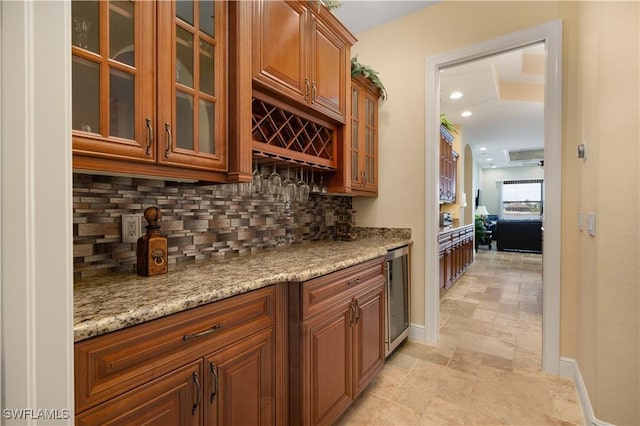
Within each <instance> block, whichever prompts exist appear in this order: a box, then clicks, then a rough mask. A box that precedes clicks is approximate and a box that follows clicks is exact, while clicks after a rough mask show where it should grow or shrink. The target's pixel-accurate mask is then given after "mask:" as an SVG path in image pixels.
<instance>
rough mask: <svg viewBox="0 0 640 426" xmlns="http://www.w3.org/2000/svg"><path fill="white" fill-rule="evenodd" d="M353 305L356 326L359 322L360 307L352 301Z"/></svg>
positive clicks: (356, 302)
mask: <svg viewBox="0 0 640 426" xmlns="http://www.w3.org/2000/svg"><path fill="white" fill-rule="evenodd" d="M354 301H355V304H354V310H355V312H356V324H358V321H360V305H359V304H358V301H357V300H354Z"/></svg>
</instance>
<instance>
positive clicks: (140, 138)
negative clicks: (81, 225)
mask: <svg viewBox="0 0 640 426" xmlns="http://www.w3.org/2000/svg"><path fill="white" fill-rule="evenodd" d="M71 4H72V6H71V9H72V24H71V25H72V27H71V34H72V47H71V49H72V121H73V125H72V127H73V152H74V167H75V168H76V169H83V168H86V169H90V170H97V171H107V172H113V171H115V172H122V173H141V174H147V173H148V174H151V175H160V176H164V174H163V173H164V172H165V171H174V170H176V168H179V169H182V170H181V171H180V172H174V173H173V174H172V173H167V174H168V175H173V176H176V175H179V176H180V177H182V176H184V177H187V178H188V177H189V175H188V174H187V173H188V172H186V171H185V170H184V169H192V170H193V169H196V170H198V172H197V173H200V174H197V176H198V178H201V177H202V176H205V178H206V177H208V176H207V175H205V174H202V173H201V172H205V173H206V172H226V170H227V161H226V157H227V124H226V123H227V117H226V111H227V107H226V102H227V96H226V90H227V89H226V78H227V73H226V65H227V64H226V59H225V58H226V30H227V28H226V25H227V24H226V22H227V2H226V1H182V0H181V1H151V0H138V1H126V0H122V1H116V0H113V1H103V0H100V1H98V0H77V1H76V0H73V1H72V3H71ZM132 161H133V162H134V163H136V164H137V166H134V165H132ZM144 163H147V164H144ZM159 165H162V166H170V167H171V168H166V167H159ZM194 174H195V173H194Z"/></svg>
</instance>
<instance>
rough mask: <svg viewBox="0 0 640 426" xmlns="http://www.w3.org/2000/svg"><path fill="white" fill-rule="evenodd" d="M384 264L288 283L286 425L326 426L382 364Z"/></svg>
mask: <svg viewBox="0 0 640 426" xmlns="http://www.w3.org/2000/svg"><path fill="white" fill-rule="evenodd" d="M383 262H384V258H380V259H376V260H373V261H370V262H366V263H363V264H360V265H357V266H353V267H351V268H347V269H344V270H342V271H338V272H334V273H332V274H329V275H325V276H323V277H320V278H317V279H314V280H311V281H306V282H301V283H292V284H290V285H289V307H290V310H289V320H290V323H289V360H290V364H289V365H290V368H289V392H290V398H289V404H290V407H289V421H290V423H291V424H295V425H316V424H331V423H332V422H333V421H335V420H336V419H337V418H338V417H339V416H340V414H342V413H343V412H344V411H345V409H346V408H347V407H348V406H349V405H350V404H351V402H352V401H353V400H354V399H355V398H356V397H357V396H358V395H359V394H360V392H361V391H362V390H363V389H364V388H365V387H366V386H367V384H368V383H369V382H370V381H371V379H373V377H375V375H376V374H377V373H378V372H379V371H380V369H381V368H382V366H383V364H384V318H385V316H384V315H385V310H384V306H385V304H384V291H383V290H384V275H383V271H384V267H383V265H384V263H383Z"/></svg>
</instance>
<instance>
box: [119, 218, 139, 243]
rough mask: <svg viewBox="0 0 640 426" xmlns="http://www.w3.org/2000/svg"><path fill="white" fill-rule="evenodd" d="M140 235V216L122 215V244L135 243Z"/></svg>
mask: <svg viewBox="0 0 640 426" xmlns="http://www.w3.org/2000/svg"><path fill="white" fill-rule="evenodd" d="M141 235H142V215H141V214H123V215H122V242H123V243H135V242H137V241H138V238H140V236H141Z"/></svg>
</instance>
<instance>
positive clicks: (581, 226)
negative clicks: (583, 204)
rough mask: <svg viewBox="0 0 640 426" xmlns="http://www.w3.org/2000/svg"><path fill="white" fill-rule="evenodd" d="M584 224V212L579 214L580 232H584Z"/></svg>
mask: <svg viewBox="0 0 640 426" xmlns="http://www.w3.org/2000/svg"><path fill="white" fill-rule="evenodd" d="M583 223H584V214H583V213H582V212H579V213H578V231H582V228H583Z"/></svg>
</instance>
